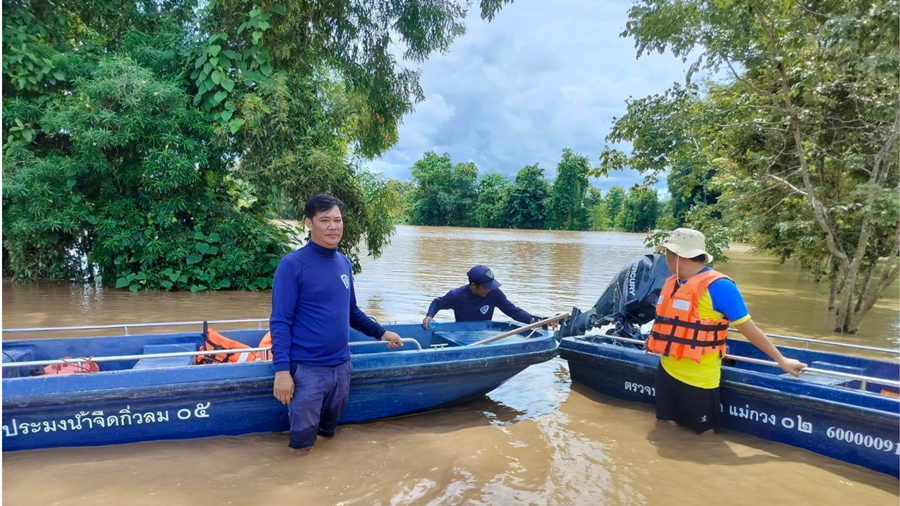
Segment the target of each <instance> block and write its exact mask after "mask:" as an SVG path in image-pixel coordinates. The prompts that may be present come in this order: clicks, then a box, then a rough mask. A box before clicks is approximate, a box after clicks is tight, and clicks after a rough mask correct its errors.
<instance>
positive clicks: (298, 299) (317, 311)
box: [269, 241, 384, 371]
mask: <svg viewBox="0 0 900 506" xmlns="http://www.w3.org/2000/svg"><path fill="white" fill-rule="evenodd" d="M350 327H353V328H354V329H356V330H358V331H360V332H362V333H363V334H366V335H368V336H371V337H374V338H376V339H378V338H381V336H382V335H383V334H384V328H382V327H381V325H379V324H378V323H376V322H375V321H374V320H372V319H371V318H369V317H368V316H366V314H365V313H363V312H362V310H361V309H359V307H357V305H356V293H355V292H354V290H353V269H352V268H351V265H350V260H348V259H347V257H345V256H344V255H342V254H341V253H338V252H337V250H333V249H328V248H324V247H322V246H319V245H318V244H315V243H314V242H312V241H310V242H309V243H307V244H306V246H304V247H302V248H300V249H298V250H297V251H294V252H293V253H288V254H287V255H285V256H284V258H282V259H281V262H279V263H278V270H276V271H275V280H274V286H273V287H272V317H271V318H270V320H269V328H270V329H271V331H272V362H273V363H274V365H275V370H276V371H287V370H290V368H291V362H298V363H301V364H304V365H310V366H334V365H338V364H341V363H343V362H345V361H347V360H348V359H349V358H350V346H349V342H350Z"/></svg>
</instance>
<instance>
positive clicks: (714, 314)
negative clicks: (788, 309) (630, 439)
mask: <svg viewBox="0 0 900 506" xmlns="http://www.w3.org/2000/svg"><path fill="white" fill-rule="evenodd" d="M657 251H658V252H660V253H662V252H663V251H665V253H666V264H667V265H668V266H669V270H671V271H672V272H674V273H675V274H674V275H673V276H671V277H670V278H669V279H668V280H667V281H666V283H665V285H664V286H663V289H662V292H660V298H659V301H658V302H657V306H656V320H655V322H654V323H653V328H652V330H651V331H650V336H649V337H648V338H647V342H646V348H647V350H648V351H650V352H652V353H657V354H659V355H660V360H659V366H658V367H657V369H656V385H655V386H656V418H657V420H661V421H668V422H675V423H677V424H678V425H681V426H684V427H687V428H689V429H692V430H694V431H695V432H697V434H702V433H703V432H706V431H707V430H709V429H715V428H718V427H719V425H720V422H721V418H720V415H721V411H720V408H719V379H720V377H721V366H722V357H724V355H725V340H726V337H727V334H728V326H729V325H734V326H735V327H736V328H737V329H738V330H739V331H740V332H741V334H743V336H744V337H746V338H747V340H748V341H750V342H751V343H753V344H754V345H755V346H756V347H757V348H759V349H760V350H762V351H763V352H764V353H765V354H766V355H768V356H769V357H771V358H772V360H774V361H775V362H776V363H777V364H778V366H779V367H781V369H782V370H784V371H785V372H787V373H790V374H793V375H794V376H798V375H799V374H800V372H801V370H802V369H803V368H804V367H806V364H804V363H802V362H800V361H798V360H794V359H790V358H786V357H784V356H783V355H782V354H781V352H780V351H778V348H776V347H775V345H774V344H772V341H770V340H769V338H768V337H766V335H765V334H764V333H763V332H762V331H761V330H760V329H759V328H758V327H757V326H756V324H755V323H754V322H753V320H751V319H750V313H749V312H748V311H747V307H746V305H745V304H744V299H743V297H742V296H741V293H740V292H739V291H738V289H737V285H735V284H734V282H733V281H732V280H731V279H729V278H728V277H727V276H725V275H724V274H722V273H720V272H717V271H715V270H713V269H711V268H709V267H708V266H707V265H706V264H708V263H712V261H713V256H712V255H710V254H709V253H707V251H706V238H705V237H704V236H703V234H702V233H700V232H698V231H696V230H692V229H689V228H678V229H676V230H674V231H673V232H672V234H671V235H670V236H669V239H668V241H667V242H666V243H665V244H663V245H661V246H659V247H658V249H657Z"/></svg>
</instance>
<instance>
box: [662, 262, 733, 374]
mask: <svg viewBox="0 0 900 506" xmlns="http://www.w3.org/2000/svg"><path fill="white" fill-rule="evenodd" d="M707 270H709V267H707V268H705V269H703V270H702V271H700V272H705V271H707ZM697 312H698V313H699V316H700V317H701V318H708V319H710V320H715V321H718V320H721V319H722V318H727V319H728V320H729V321H730V322H731V324H732V325H740V324H742V323H744V322H746V321H747V320H749V319H750V312H749V311H747V305H746V304H745V303H744V298H743V297H742V296H741V292H740V291H738V288H737V285H735V284H734V282H733V281H731V280H730V279H719V280H717V281H714V282H713V283H712V284H711V285H709V288H708V289H707V290H706V293H705V294H703V296H701V297H700V301H699V302H698V304H697ZM660 363H661V364H662V366H663V369H665V370H666V372H667V373H669V375H670V376H672V377H673V378H675V379H677V380H678V381H681V382H682V383H687V384H688V385H691V386H695V387H698V388H718V386H719V381H720V380H721V377H722V359H721V357H719V354H718V353H707V354H705V355H703V357H702V358H701V359H700V363H699V364H698V363H697V362H695V361H693V360H678V359H676V358H674V357H660Z"/></svg>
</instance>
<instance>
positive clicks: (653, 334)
mask: <svg viewBox="0 0 900 506" xmlns="http://www.w3.org/2000/svg"><path fill="white" fill-rule="evenodd" d="M722 278H727V276H725V275H724V274H722V273H721V272H716V271H714V270H708V271H705V272H701V273H699V274H695V275H693V276H691V277H690V278H688V280H687V282H686V283H685V284H683V285H681V286H680V287H679V286H678V283H677V277H676V276H672V277H670V278H669V279H668V280H666V284H665V285H663V289H662V292H660V298H659V301H658V302H657V304H656V321H655V322H654V323H653V329H652V330H651V331H650V337H649V338H647V349H648V350H649V351H651V352H653V353H659V354H661V355H665V356H671V357H675V358H676V359H678V360H681V359H682V358H689V359H691V360H695V361H696V362H697V363H700V357H702V356H703V355H705V354H707V353H718V354H719V356H720V357H724V356H725V340H726V338H727V337H728V323H729V322H728V320H727V319H725V318H723V319H721V320H718V321H715V320H710V319H707V318H700V315H699V313H698V311H697V305H698V303H699V302H700V297H702V296H703V294H705V293H706V290H707V289H708V288H709V285H710V284H712V282H713V281H716V280H719V279H722Z"/></svg>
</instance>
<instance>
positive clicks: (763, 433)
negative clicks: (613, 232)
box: [559, 335, 900, 477]
mask: <svg viewBox="0 0 900 506" xmlns="http://www.w3.org/2000/svg"><path fill="white" fill-rule="evenodd" d="M793 339H797V340H801V341H803V339H800V338H793ZM806 341H808V342H813V343H816V342H819V341H815V340H806ZM835 344H841V343H835ZM639 345H640V341H636V340H634V339H623V338H618V337H610V336H603V335H587V336H584V335H583V336H575V337H566V338H564V339H562V341H561V342H560V346H559V352H560V356H561V357H562V358H564V359H566V360H568V362H569V370H570V372H571V375H572V380H573V381H577V382H579V383H583V384H585V385H587V386H589V387H591V388H592V389H594V390H596V391H598V392H600V393H602V394H606V395H609V396H612V397H615V398H618V399H622V400H626V401H637V402H646V403H653V402H654V396H655V388H654V378H655V372H656V367H657V364H658V363H659V357H657V356H656V355H652V354H648V353H645V352H644V351H643V350H641V349H640V348H639ZM843 346H848V345H843ZM859 348H864V349H868V350H872V349H873V348H870V347H859ZM779 349H780V350H781V352H782V353H783V354H784V355H785V356H786V357H790V358H796V359H798V360H800V361H802V362H804V363H806V364H809V366H810V369H809V370H808V371H812V372H805V373H804V374H802V375H801V376H800V377H799V378H795V377H793V376H791V375H789V374H784V373H783V372H782V371H781V369H779V368H778V367H776V366H774V363H772V362H768V360H769V359H768V357H766V356H765V354H763V353H762V351H760V350H759V349H757V348H756V347H755V346H753V345H752V344H750V343H748V342H746V341H740V340H733V339H729V342H728V353H729V356H736V357H735V359H728V358H726V359H725V361H724V362H723V366H722V383H721V399H722V403H721V410H722V414H723V417H722V421H723V427H724V428H726V429H731V430H735V431H739V432H744V433H747V434H753V435H755V436H758V437H761V438H763V439H767V440H770V441H777V442H780V443H785V444H789V445H791V446H796V447H799V448H804V449H806V450H809V451H812V452H815V453H818V454H821V455H825V456H828V457H832V458H835V459H838V460H842V461H845V462H849V463H852V464H858V465H860V466H864V467H867V468H869V469H873V470H875V471H879V472H882V473H886V474H890V475H893V476H895V477H898V476H900V398H898V397H897V392H898V388H897V387H898V379H900V364H898V363H897V362H887V361H882V360H874V359H869V358H861V357H855V356H848V355H842V354H836V353H827V352H821V351H813V350H810V349H801V348H792V347H782V346H779ZM880 351H886V352H891V350H880Z"/></svg>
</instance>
